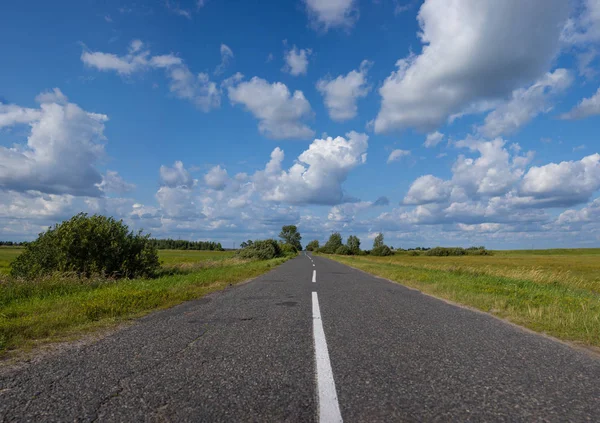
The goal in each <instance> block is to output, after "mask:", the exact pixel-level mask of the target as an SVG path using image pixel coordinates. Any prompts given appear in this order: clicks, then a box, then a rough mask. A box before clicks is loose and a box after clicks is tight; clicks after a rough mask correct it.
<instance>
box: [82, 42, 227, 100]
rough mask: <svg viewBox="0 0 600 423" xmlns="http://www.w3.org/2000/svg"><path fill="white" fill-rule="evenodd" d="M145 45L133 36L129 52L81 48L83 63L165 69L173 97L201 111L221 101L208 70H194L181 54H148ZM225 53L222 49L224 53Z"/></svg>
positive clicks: (123, 70) (124, 70)
mask: <svg viewBox="0 0 600 423" xmlns="http://www.w3.org/2000/svg"><path fill="white" fill-rule="evenodd" d="M144 47H145V46H144V44H143V43H142V42H141V41H140V40H133V41H132V42H131V43H130V46H129V53H128V54H126V55H124V56H117V55H115V54H112V53H103V52H97V51H96V52H91V51H84V52H83V53H82V54H81V60H82V62H83V63H84V64H85V65H86V66H89V67H93V68H96V69H98V70H101V71H114V72H117V73H118V74H120V75H127V76H130V75H132V74H134V73H136V72H142V71H146V70H149V69H164V70H165V72H166V76H167V78H168V79H169V90H170V91H171V93H173V94H174V95H175V96H176V97H178V98H181V99H184V100H188V101H190V102H191V103H192V104H194V105H195V106H196V107H198V108H199V109H200V110H202V111H203V112H208V111H210V110H212V109H215V108H218V107H219V106H220V105H221V91H220V90H219V89H218V87H217V84H216V83H215V82H212V81H211V80H210V77H209V76H208V74H207V73H198V74H194V73H192V71H191V70H190V69H189V68H188V67H187V65H186V64H185V63H184V62H183V60H181V58H179V57H177V56H175V55H173V54H164V55H158V56H151V55H150V51H149V50H147V49H144ZM223 47H225V49H226V50H229V52H231V50H230V49H229V47H227V46H225V45H222V46H221V55H222V57H223V54H224V53H223V50H224V49H223ZM227 54H228V53H227V52H225V55H227ZM231 56H233V53H231ZM223 60H225V59H223Z"/></svg>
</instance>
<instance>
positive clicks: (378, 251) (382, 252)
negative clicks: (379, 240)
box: [371, 244, 394, 257]
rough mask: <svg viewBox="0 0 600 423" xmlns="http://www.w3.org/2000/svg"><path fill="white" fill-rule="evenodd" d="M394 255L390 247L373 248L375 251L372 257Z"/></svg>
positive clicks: (372, 252) (372, 251)
mask: <svg viewBox="0 0 600 423" xmlns="http://www.w3.org/2000/svg"><path fill="white" fill-rule="evenodd" d="M393 254H394V253H393V252H392V250H391V249H390V247H388V246H387V245H385V244H384V245H381V246H379V247H373V249H372V250H371V255H372V256H380V257H383V256H391V255H393Z"/></svg>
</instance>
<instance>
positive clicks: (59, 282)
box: [0, 248, 286, 357]
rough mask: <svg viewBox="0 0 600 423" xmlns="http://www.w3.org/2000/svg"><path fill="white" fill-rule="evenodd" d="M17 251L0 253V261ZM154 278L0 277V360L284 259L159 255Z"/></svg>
mask: <svg viewBox="0 0 600 423" xmlns="http://www.w3.org/2000/svg"><path fill="white" fill-rule="evenodd" d="M18 253H19V251H17V250H16V249H9V248H2V249H0V261H2V262H9V261H10V260H11V259H14V257H16V255H17V254H18ZM159 255H160V258H161V262H162V263H163V266H162V270H161V274H160V276H159V277H157V278H154V279H132V280H119V281H114V280H107V279H103V278H90V279H83V280H82V279H78V278H75V277H72V278H69V277H64V276H61V277H47V278H41V279H37V280H34V281H17V280H14V279H12V278H10V277H9V276H7V275H4V276H3V275H0V357H2V356H7V355H9V353H10V352H11V351H13V350H17V349H28V348H31V347H33V346H36V345H39V344H43V343H47V342H51V341H59V340H65V339H73V338H76V337H77V336H80V335H81V334H82V333H86V332H89V331H92V330H97V329H100V328H106V327H111V326H114V325H115V324H117V323H119V322H123V321H125V320H128V319H132V318H135V317H139V316H142V315H144V314H146V313H148V312H150V311H153V310H156V309H160V308H167V307H171V306H173V305H176V304H179V303H181V302H183V301H186V300H191V299H194V298H198V297H201V296H203V295H205V294H208V293H210V292H213V291H217V290H220V289H223V288H225V287H227V286H228V285H229V284H235V283H239V282H242V281H244V280H247V279H249V278H253V277H256V276H258V275H260V274H262V273H265V272H267V271H268V270H270V269H271V268H273V267H274V266H276V265H278V264H280V263H282V262H284V261H285V260H286V259H285V258H280V259H273V260H266V261H249V260H241V259H239V258H237V257H235V256H234V253H233V252H212V251H173V250H161V251H160V252H159ZM5 268H7V267H6V266H5Z"/></svg>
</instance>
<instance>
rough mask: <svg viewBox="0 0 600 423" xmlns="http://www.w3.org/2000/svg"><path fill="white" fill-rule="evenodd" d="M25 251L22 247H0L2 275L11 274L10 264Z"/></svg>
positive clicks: (0, 271) (0, 272)
mask: <svg viewBox="0 0 600 423" xmlns="http://www.w3.org/2000/svg"><path fill="white" fill-rule="evenodd" d="M21 251H23V249H22V248H20V247H0V275H2V274H8V273H9V272H10V263H11V262H12V261H13V260H14V259H16V258H17V256H18V255H19V254H21Z"/></svg>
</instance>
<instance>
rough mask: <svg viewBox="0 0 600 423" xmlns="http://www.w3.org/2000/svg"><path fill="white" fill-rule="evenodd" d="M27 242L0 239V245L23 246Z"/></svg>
mask: <svg viewBox="0 0 600 423" xmlns="http://www.w3.org/2000/svg"><path fill="white" fill-rule="evenodd" d="M25 245H27V242H19V241H0V247H24V246H25Z"/></svg>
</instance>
